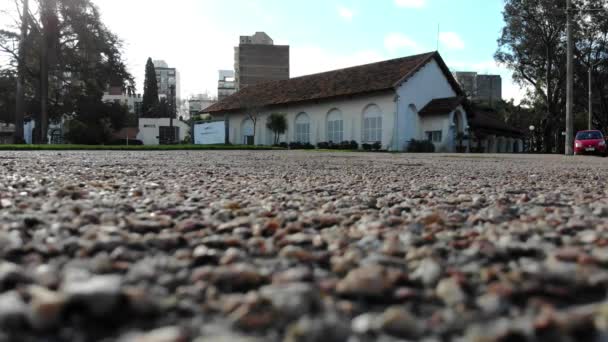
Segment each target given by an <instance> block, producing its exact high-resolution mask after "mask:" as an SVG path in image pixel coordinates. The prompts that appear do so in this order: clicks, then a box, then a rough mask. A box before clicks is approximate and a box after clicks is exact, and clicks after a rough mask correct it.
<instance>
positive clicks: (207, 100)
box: [188, 94, 217, 117]
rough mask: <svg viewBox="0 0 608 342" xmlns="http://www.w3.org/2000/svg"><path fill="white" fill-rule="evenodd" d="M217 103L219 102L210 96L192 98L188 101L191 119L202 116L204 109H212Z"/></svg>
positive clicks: (199, 95)
mask: <svg viewBox="0 0 608 342" xmlns="http://www.w3.org/2000/svg"><path fill="white" fill-rule="evenodd" d="M216 102H217V100H216V99H215V98H213V97H211V96H209V94H198V95H194V96H192V97H190V99H188V111H189V113H190V117H193V116H194V115H197V114H200V113H201V112H202V110H203V109H205V108H208V107H211V106H212V105H214V104H215V103H216Z"/></svg>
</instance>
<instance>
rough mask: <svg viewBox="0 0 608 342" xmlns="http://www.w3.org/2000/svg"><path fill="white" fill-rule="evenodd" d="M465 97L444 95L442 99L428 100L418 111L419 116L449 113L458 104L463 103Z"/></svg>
mask: <svg viewBox="0 0 608 342" xmlns="http://www.w3.org/2000/svg"><path fill="white" fill-rule="evenodd" d="M464 101H465V97H464V96H454V97H446V98H443V99H434V100H433V101H431V102H429V104H428V105H426V107H424V108H422V110H421V111H420V112H419V113H418V115H420V116H427V115H445V114H449V113H451V112H452V111H454V109H456V108H457V107H458V106H460V105H462V104H464Z"/></svg>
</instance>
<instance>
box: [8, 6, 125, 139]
mask: <svg viewBox="0 0 608 342" xmlns="http://www.w3.org/2000/svg"><path fill="white" fill-rule="evenodd" d="M16 2H17V3H21V4H25V0H16ZM33 3H34V4H33V6H30V11H29V12H28V13H29V14H28V15H26V16H23V15H22V16H20V17H19V18H16V19H15V20H14V21H15V25H14V27H12V26H9V25H8V24H6V26H4V27H2V28H0V53H2V54H4V55H6V56H7V57H8V66H7V67H8V69H11V70H16V69H19V70H23V73H22V75H23V76H24V80H23V86H22V89H23V93H24V103H25V106H24V107H25V108H26V110H25V112H27V113H29V114H31V115H32V116H33V117H34V118H35V119H36V121H37V125H36V126H37V128H38V130H39V134H37V136H38V139H37V140H40V141H41V142H44V141H45V140H46V139H45V138H46V135H47V134H46V132H45V129H40V127H41V126H46V124H45V122H46V121H47V117H48V119H49V120H51V121H53V120H57V119H58V118H60V117H62V116H64V115H66V114H70V115H75V116H76V117H77V118H78V119H80V121H81V122H83V123H91V122H93V121H92V118H95V119H96V120H104V118H107V115H108V113H107V111H105V110H103V107H102V106H100V105H101V104H102V102H101V99H102V97H103V94H104V91H105V90H106V89H107V87H108V86H109V85H113V86H121V87H123V89H125V90H128V91H129V92H133V91H134V81H133V77H132V76H131V74H129V72H128V71H127V69H126V66H125V63H124V61H123V59H122V54H121V46H122V44H121V41H120V40H119V39H118V37H117V36H116V35H114V34H113V33H112V32H111V31H110V30H108V29H107V27H105V25H104V24H103V23H102V21H101V17H100V15H99V11H98V9H97V7H96V6H95V5H94V4H93V3H92V1H91V0H36V1H33ZM31 4H32V1H30V5H31ZM24 21H25V24H26V26H27V27H28V29H27V34H26V35H25V36H24V37H23V35H21V34H19V33H18V31H20V30H19V28H20V27H21V28H22V26H23V25H22V24H23V23H24ZM8 22H9V20H7V21H3V25H4V23H8ZM23 46H25V48H23ZM20 49H21V50H20ZM21 52H27V53H25V55H24V56H25V57H24V58H23V59H21V58H20V56H23V54H21ZM20 60H23V61H24V62H23V63H22V65H21V67H19V68H18V66H19V61H20ZM47 74H48V76H47ZM91 102H92V103H95V104H97V105H96V106H87V108H88V109H89V110H90V109H92V110H99V111H100V112H91V111H89V110H86V111H85V110H83V109H82V108H83V105H82V104H83V103H91ZM32 103H37V105H36V106H32V105H31V104H32ZM16 112H18V111H16ZM16 120H18V118H16ZM98 124H99V123H98V122H96V123H95V125H93V126H92V129H96V126H97V125H98Z"/></svg>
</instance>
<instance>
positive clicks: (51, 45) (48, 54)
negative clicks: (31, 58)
mask: <svg viewBox="0 0 608 342" xmlns="http://www.w3.org/2000/svg"><path fill="white" fill-rule="evenodd" d="M56 9H57V0H44V1H43V5H42V9H41V15H42V24H43V42H42V44H41V46H42V51H41V54H40V138H41V143H42V144H47V143H48V138H47V137H48V126H49V69H50V66H51V65H54V61H55V58H54V54H55V30H56V28H57V20H56Z"/></svg>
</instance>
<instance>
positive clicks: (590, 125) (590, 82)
mask: <svg viewBox="0 0 608 342" xmlns="http://www.w3.org/2000/svg"><path fill="white" fill-rule="evenodd" d="M589 62H591V61H589ZM602 62H603V61H599V62H597V63H595V64H589V119H588V120H589V123H588V129H589V130H592V129H593V68H595V67H596V66H598V65H600V64H602Z"/></svg>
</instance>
